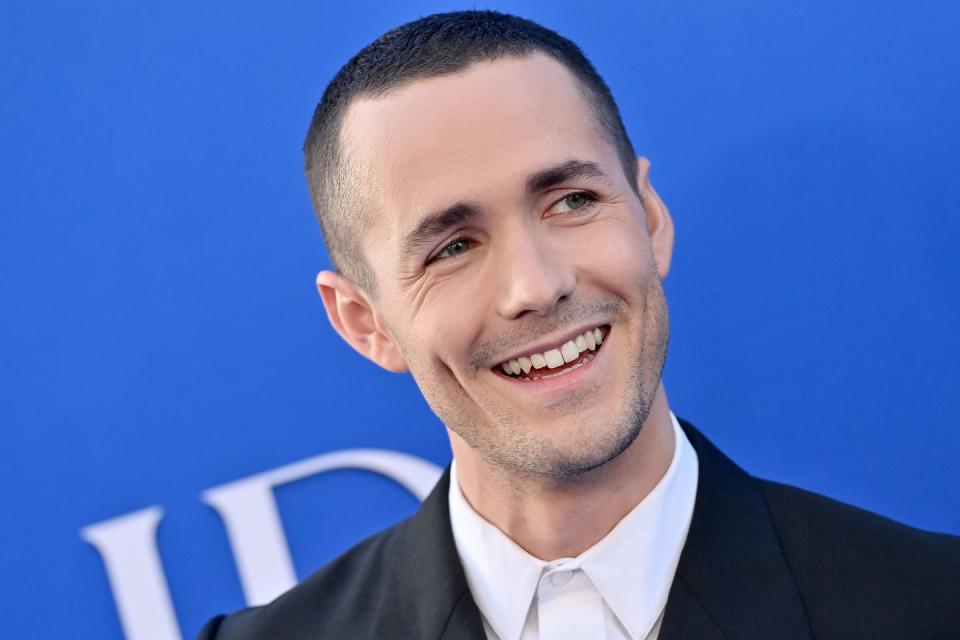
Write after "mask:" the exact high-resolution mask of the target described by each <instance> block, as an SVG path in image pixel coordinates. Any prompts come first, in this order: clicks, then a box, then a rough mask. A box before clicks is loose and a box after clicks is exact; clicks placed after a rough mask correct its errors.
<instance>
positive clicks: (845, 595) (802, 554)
mask: <svg viewBox="0 0 960 640" xmlns="http://www.w3.org/2000/svg"><path fill="white" fill-rule="evenodd" d="M759 485H760V489H761V492H762V493H763V496H764V499H765V500H766V502H767V506H768V508H769V511H770V515H771V518H772V520H773V523H774V526H775V528H776V531H777V534H778V536H779V539H780V541H781V544H782V546H783V552H784V556H785V557H786V559H787V562H788V563H789V565H790V568H791V571H792V572H793V574H794V576H795V579H796V582H797V586H798V588H799V590H800V592H801V594H802V597H803V599H804V604H805V606H806V607H807V610H808V615H809V616H810V619H811V622H812V623H813V625H814V627H815V628H818V627H819V628H821V629H822V630H824V631H827V629H824V628H823V627H824V626H825V625H826V626H829V627H831V628H830V629H829V631H831V633H830V634H828V635H837V636H838V637H857V632H859V631H861V630H863V629H864V628H866V627H864V626H863V625H864V624H869V625H870V628H886V629H887V630H891V629H898V628H900V627H901V625H902V626H903V629H902V631H903V633H904V634H905V635H904V636H903V637H908V636H909V637H942V636H939V635H936V634H937V633H942V630H943V629H946V628H951V629H955V630H958V631H960V580H958V579H957V578H958V576H960V538H957V537H954V536H950V535H944V534H937V533H930V532H927V531H921V530H919V529H914V528H912V527H909V526H906V525H903V524H899V523H897V522H894V521H893V520H890V519H888V518H884V517H882V516H879V515H876V514H873V513H870V512H868V511H864V510H862V509H858V508H856V507H852V506H849V505H846V504H843V503H840V502H837V501H835V500H831V499H829V498H825V497H823V496H820V495H817V494H815V493H811V492H809V491H804V490H802V489H797V488H794V487H788V486H786V485H782V484H779V483H775V482H768V481H763V480H760V481H759ZM927 629H929V630H930V633H929V634H926V631H925V630H927Z"/></svg>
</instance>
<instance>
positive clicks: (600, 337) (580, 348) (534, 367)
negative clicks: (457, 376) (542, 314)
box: [493, 325, 610, 382]
mask: <svg viewBox="0 0 960 640" xmlns="http://www.w3.org/2000/svg"><path fill="white" fill-rule="evenodd" d="M609 333H610V325H601V326H598V327H594V328H592V329H587V330H586V331H584V332H583V333H581V334H579V335H577V336H574V337H573V338H571V339H569V340H567V341H565V342H564V343H562V344H559V345H555V346H554V347H551V348H549V349H545V350H543V351H538V352H533V353H527V354H524V355H522V356H518V357H515V358H510V359H509V360H504V361H503V362H501V363H499V364H497V365H496V366H494V367H493V372H494V373H496V374H497V375H499V376H503V377H506V378H510V379H511V380H522V381H527V382H534V381H536V380H545V379H547V378H557V377H559V376H563V375H567V374H568V373H570V372H571V371H574V370H576V369H578V368H580V367H582V366H583V365H585V364H586V363H588V362H590V360H592V359H593V358H594V357H595V356H596V354H597V352H598V351H600V348H601V346H602V345H603V342H604V340H605V339H606V337H607V334H609Z"/></svg>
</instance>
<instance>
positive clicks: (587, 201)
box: [554, 191, 596, 213]
mask: <svg viewBox="0 0 960 640" xmlns="http://www.w3.org/2000/svg"><path fill="white" fill-rule="evenodd" d="M595 202H596V199H595V198H594V197H593V194H592V193H590V192H588V191H574V192H573V193H568V194H567V195H565V196H563V197H562V198H560V199H559V200H558V201H557V203H556V204H555V205H554V210H555V211H556V212H557V213H572V212H582V211H586V210H587V209H589V208H590V207H591V205H593V204H594V203H595Z"/></svg>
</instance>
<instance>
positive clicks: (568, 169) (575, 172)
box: [527, 159, 607, 193]
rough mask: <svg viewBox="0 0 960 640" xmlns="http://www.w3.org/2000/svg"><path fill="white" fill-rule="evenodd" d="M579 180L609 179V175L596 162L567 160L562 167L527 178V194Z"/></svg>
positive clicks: (551, 168) (552, 168) (545, 170)
mask: <svg viewBox="0 0 960 640" xmlns="http://www.w3.org/2000/svg"><path fill="white" fill-rule="evenodd" d="M577 178H594V179H601V180H604V179H607V174H606V173H604V171H603V169H601V168H600V165H598V164H597V163H596V162H590V161H588V160H576V159H574V160H567V161H566V162H564V163H563V164H561V165H557V166H556V167H550V168H549V169H544V170H543V171H538V172H536V173H535V174H533V175H532V176H530V177H529V178H527V193H539V192H540V191H544V190H546V189H549V188H551V187H555V186H557V185H558V184H563V183H564V182H570V181H571V180H576V179H577Z"/></svg>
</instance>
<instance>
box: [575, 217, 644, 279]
mask: <svg viewBox="0 0 960 640" xmlns="http://www.w3.org/2000/svg"><path fill="white" fill-rule="evenodd" d="M583 240H584V241H582V242H579V243H578V249H577V251H578V254H579V258H580V259H579V262H580V264H581V265H582V267H583V271H584V272H585V273H589V274H593V275H595V276H597V277H599V278H602V279H603V281H604V282H605V283H607V284H608V285H622V286H624V287H626V288H627V290H635V289H636V287H637V286H638V285H642V284H643V283H644V282H645V281H646V280H647V279H648V278H650V277H656V274H657V271H656V267H655V266H654V260H653V253H652V250H651V247H650V238H649V237H648V236H647V233H646V229H645V227H644V226H643V225H642V224H640V223H638V222H635V221H633V220H626V221H624V220H616V221H614V220H610V221H599V222H598V223H597V224H596V227H595V228H594V229H592V230H591V231H590V233H589V234H587V235H586V236H585V237H584V238H583Z"/></svg>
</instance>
